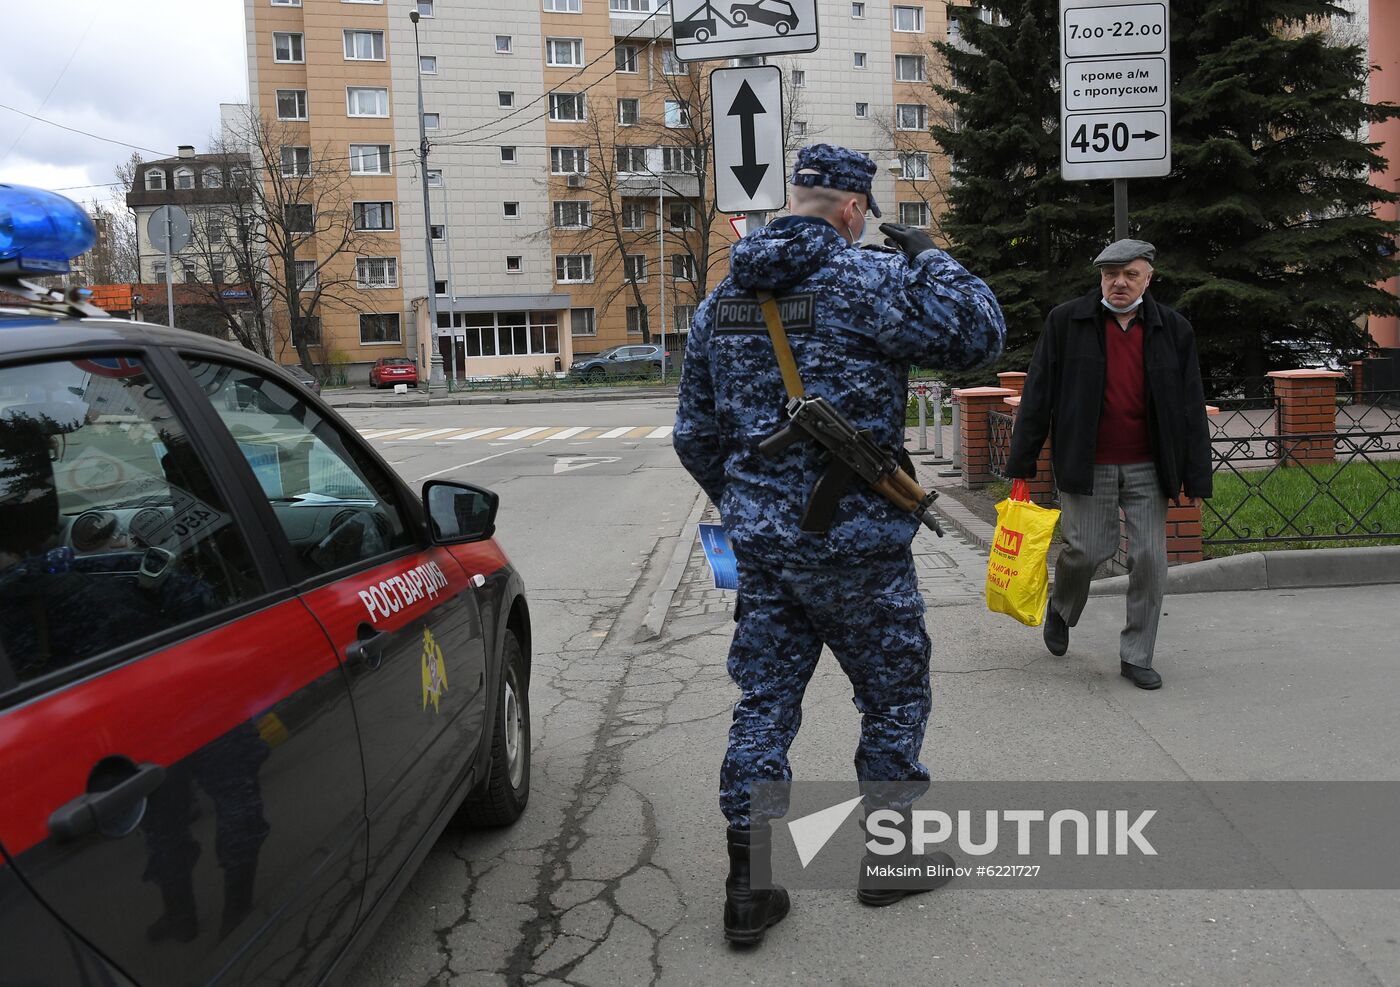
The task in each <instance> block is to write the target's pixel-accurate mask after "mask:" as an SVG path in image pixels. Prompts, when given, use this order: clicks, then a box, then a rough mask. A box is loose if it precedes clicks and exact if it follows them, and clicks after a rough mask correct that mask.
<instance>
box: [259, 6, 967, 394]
mask: <svg viewBox="0 0 1400 987" xmlns="http://www.w3.org/2000/svg"><path fill="white" fill-rule="evenodd" d="M412 11H416V12H417V13H418V14H419V21H418V24H417V45H416V46H415V27H414V24H413V23H412V21H411V19H410V16H409V15H410V12H412ZM667 11H668V8H666V7H665V6H664V5H660V4H658V2H657V0H516V2H512V3H510V4H503V5H502V4H497V5H490V6H488V5H487V4H485V3H483V2H481V0H245V19H246V25H247V32H248V37H247V47H248V52H249V86H250V98H251V102H252V105H253V107H254V108H255V109H256V110H257V111H258V112H260V113H261V114H262V116H263V117H264V118H265V119H273V120H277V121H279V123H282V124H286V125H289V126H290V127H292V128H294V129H292V130H291V131H289V133H290V134H292V135H293V137H294V139H295V140H297V141H298V142H299V146H305V147H307V148H310V149H312V151H313V156H314V155H315V154H320V153H324V152H325V149H331V153H340V154H344V155H346V156H348V158H349V159H350V161H351V163H352V167H351V173H352V174H351V176H350V180H351V182H352V183H353V186H354V197H355V201H356V203H357V204H358V203H364V204H366V206H367V208H368V211H367V213H366V215H367V216H368V217H369V219H370V220H371V221H373V222H375V223H377V224H378V225H379V227H380V228H381V230H380V232H381V234H382V236H381V238H380V241H379V243H380V248H379V249H380V252H381V256H376V257H354V258H348V257H347V258H346V259H345V261H344V262H345V263H347V264H355V265H363V266H364V267H365V273H366V275H367V277H366V278H364V279H360V283H363V284H364V285H365V288H364V290H363V292H362V293H361V296H360V297H359V298H357V299H356V300H355V303H354V305H353V306H349V305H347V306H342V307H339V308H327V309H325V310H324V311H323V312H322V313H321V316H322V318H321V327H320V332H321V339H320V349H321V351H322V352H329V351H330V350H333V349H334V350H340V351H343V352H345V353H347V354H349V355H350V357H351V360H352V361H353V363H354V364H355V365H356V366H357V367H358V368H359V369H360V372H361V373H363V372H364V369H365V368H367V367H368V365H369V363H370V362H372V361H373V360H374V359H375V358H377V357H378V356H380V355H402V354H404V353H407V354H408V355H411V356H414V357H416V358H417V359H418V360H419V361H420V363H421V364H424V365H425V366H426V365H427V364H428V363H429V362H431V363H432V364H433V367H434V370H435V371H439V372H440V369H441V368H443V367H445V368H448V369H450V370H451V371H452V372H454V373H455V374H456V375H458V376H490V375H499V374H505V373H511V372H517V371H518V372H521V373H524V374H531V373H534V372H537V371H545V372H553V371H554V370H555V369H556V367H562V368H567V367H568V366H569V364H570V362H571V361H572V358H573V355H574V354H575V353H578V354H591V353H596V352H598V351H601V350H603V349H605V348H607V347H610V346H616V345H622V344H627V343H631V342H641V341H643V340H644V339H652V340H657V339H658V338H659V337H661V335H662V333H663V331H664V333H665V337H666V342H667V345H668V348H669V349H671V350H672V352H673V354H678V352H679V349H680V346H681V345H683V337H684V334H685V332H686V331H687V330H688V328H689V320H690V318H691V316H692V315H693V313H694V310H695V306H696V304H697V303H698V301H699V300H700V299H701V298H702V297H703V295H704V293H705V292H707V291H708V290H709V289H711V288H713V287H714V285H716V284H717V283H718V282H719V280H720V279H721V278H722V277H723V276H724V274H725V273H726V270H727V266H726V261H727V250H728V247H729V245H730V244H731V243H732V242H733V241H734V239H735V233H734V230H733V229H732V227H731V225H730V223H729V221H728V217H726V216H724V215H721V214H719V213H717V212H716V211H715V209H714V205H713V191H712V188H713V184H712V181H711V179H710V176H709V173H708V172H709V168H710V165H711V160H710V158H709V155H708V144H709V133H710V124H709V121H710V117H711V113H712V110H713V109H714V108H712V107H710V106H709V84H708V73H709V71H711V70H712V69H714V68H719V67H725V66H727V65H732V64H736V63H735V62H707V63H702V64H699V65H692V66H688V65H686V64H684V63H680V62H678V61H677V60H676V59H675V57H674V53H673V52H672V50H671V46H670V42H669V34H670V20H669V16H668V13H667ZM819 11H820V14H819V16H820V19H821V24H820V29H821V37H822V41H823V43H822V46H821V48H819V49H818V50H817V51H815V52H812V53H810V54H805V55H800V56H781V57H778V58H774V59H771V60H770V61H771V62H772V63H774V64H777V65H779V66H780V67H781V68H782V69H783V70H784V76H785V81H784V88H785V103H786V124H787V128H788V145H789V148H790V152H789V166H790V161H791V153H792V151H795V149H796V148H797V147H799V146H801V145H802V144H804V143H808V142H812V141H825V142H830V143H837V144H844V145H846V146H849V147H854V148H857V149H860V150H862V151H865V152H866V153H868V154H870V155H871V156H872V157H873V158H875V160H876V161H877V162H879V163H880V166H881V169H880V174H879V176H878V179H877V185H876V198H877V200H878V201H879V202H880V203H881V206H882V208H883V210H884V213H885V216H886V218H890V219H898V220H900V221H903V222H907V223H910V224H911V225H919V226H929V225H936V221H937V215H938V213H939V211H940V208H941V192H942V189H943V188H945V187H946V183H947V177H948V170H947V167H946V164H945V163H944V162H943V161H942V160H941V159H940V157H939V155H938V154H937V153H936V150H935V147H934V145H933V142H932V140H931V138H930V137H929V135H928V127H929V125H930V124H931V123H932V122H934V121H935V120H936V119H937V118H938V113H939V112H940V111H939V108H938V106H937V105H936V103H937V100H936V98H935V97H934V94H933V92H932V89H931V88H930V75H931V72H932V69H931V65H932V61H933V59H932V52H931V50H930V49H929V42H930V41H931V40H933V39H942V38H944V37H946V36H947V31H948V26H947V21H946V15H945V13H944V4H943V3H942V2H933V0H923V2H912V0H911V2H907V3H891V2H890V0H864V2H852V0H819ZM749 61H759V60H756V59H755V60H749ZM420 82H421V83H422V87H423V93H424V105H423V114H424V115H423V121H424V124H425V126H426V133H427V138H428V140H429V142H430V145H431V146H430V158H429V163H428V171H427V174H426V175H422V174H420V173H419V167H418V163H417V158H416V152H417V147H418V139H419V131H418V126H419V117H418V102H417V99H418V97H417V87H418V84H419V83H420ZM723 109H724V108H719V110H720V112H723ZM424 181H426V183H427V186H428V192H429V200H430V206H431V212H432V216H431V222H430V225H431V242H432V248H433V256H434V267H435V273H436V277H435V279H434V280H435V283H434V284H431V285H430V284H428V276H427V266H426V264H425V262H424V246H423V232H424V217H423V203H422V199H423V195H422V191H423V185H422V184H421V183H422V182H424ZM358 208H359V207H358V205H357V209H358ZM357 215H358V214H357ZM877 225H878V224H874V223H872V224H870V226H869V230H868V234H867V235H868V237H869V238H870V239H872V240H876V239H878V238H879V234H878V232H877V231H876V228H875V227H876V226H877ZM429 292H432V293H433V296H434V300H435V302H436V308H437V313H438V317H437V325H436V326H433V325H431V324H430V320H429V319H428V316H427V306H426V300H427V297H428V294H429Z"/></svg>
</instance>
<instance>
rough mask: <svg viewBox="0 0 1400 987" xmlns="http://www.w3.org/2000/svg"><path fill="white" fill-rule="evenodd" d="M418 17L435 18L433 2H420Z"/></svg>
mask: <svg viewBox="0 0 1400 987" xmlns="http://www.w3.org/2000/svg"><path fill="white" fill-rule="evenodd" d="M418 16H419V17H432V16H433V0H418Z"/></svg>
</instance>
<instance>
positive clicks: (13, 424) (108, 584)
mask: <svg viewBox="0 0 1400 987" xmlns="http://www.w3.org/2000/svg"><path fill="white" fill-rule="evenodd" d="M263 590H264V585H263V583H262V580H261V578H260V577H259V575H258V574H257V571H256V569H255V567H254V564H253V561H252V555H251V552H250V551H249V550H248V547H247V545H246V543H245V542H244V540H243V536H242V534H241V533H240V532H239V530H238V526H237V525H236V524H235V523H234V518H233V516H232V513H231V512H230V510H229V508H228V505H227V504H226V503H225V502H224V500H223V498H222V497H221V496H220V494H219V492H218V490H217V489H215V487H214V484H213V483H212V482H211V480H210V475H209V471H208V469H207V468H206V466H205V464H204V463H203V462H202V461H201V460H200V458H199V456H198V454H197V453H196V452H195V450H194V448H193V447H192V446H191V445H190V443H189V441H188V439H187V435H186V431H185V428H184V426H183V425H182V423H181V422H180V420H179V419H178V418H177V417H176V415H175V413H174V412H173V410H172V409H171V408H170V406H169V405H168V404H167V403H166V400H165V397H164V395H163V394H162V393H161V391H160V389H159V387H157V386H156V385H155V384H154V383H153V382H152V381H151V379H150V377H149V376H148V375H147V370H146V367H145V366H144V365H143V364H142V363H141V361H139V360H137V359H135V358H132V357H102V358H99V359H93V360H72V361H54V362H49V363H39V364H28V365H25V366H19V367H5V368H0V694H3V693H4V692H6V691H7V690H9V689H11V688H14V687H15V686H17V685H22V684H25V683H28V682H31V681H33V680H36V679H39V678H41V677H43V676H46V675H49V674H51V673H55V672H59V671H62V670H64V669H67V668H70V667H72V666H74V665H76V664H79V663H81V662H84V661H87V660H89V659H93V658H95V657H97V656H99V655H101V654H103V653H106V652H111V651H113V650H114V649H120V648H123V647H124V646H125V645H127V644H129V643H130V642H132V641H134V640H136V639H138V638H143V637H146V636H148V635H151V634H157V633H160V632H163V631H167V630H169V629H171V628H173V627H176V626H178V625H180V624H183V623H187V622H192V621H196V620H199V619H201V618H205V617H208V616H209V615H211V614H214V613H217V612H218V611H220V610H222V609H225V608H228V607H231V606H233V605H234V604H237V603H239V602H240V601H244V600H248V599H251V598H253V597H256V596H258V595H260V594H261V593H262V592H263Z"/></svg>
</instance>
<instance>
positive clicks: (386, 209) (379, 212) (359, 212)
mask: <svg viewBox="0 0 1400 987" xmlns="http://www.w3.org/2000/svg"><path fill="white" fill-rule="evenodd" d="M353 215H354V217H355V229H357V230H392V229H393V228H394V204H393V203H392V202H356V203H355V204H354V206H353Z"/></svg>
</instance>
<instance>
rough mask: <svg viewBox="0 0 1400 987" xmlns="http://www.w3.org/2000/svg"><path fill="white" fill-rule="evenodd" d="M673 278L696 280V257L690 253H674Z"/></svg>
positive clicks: (672, 261)
mask: <svg viewBox="0 0 1400 987" xmlns="http://www.w3.org/2000/svg"><path fill="white" fill-rule="evenodd" d="M671 278H672V280H675V281H694V280H695V258H694V257H692V256H690V254H672V255H671Z"/></svg>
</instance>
